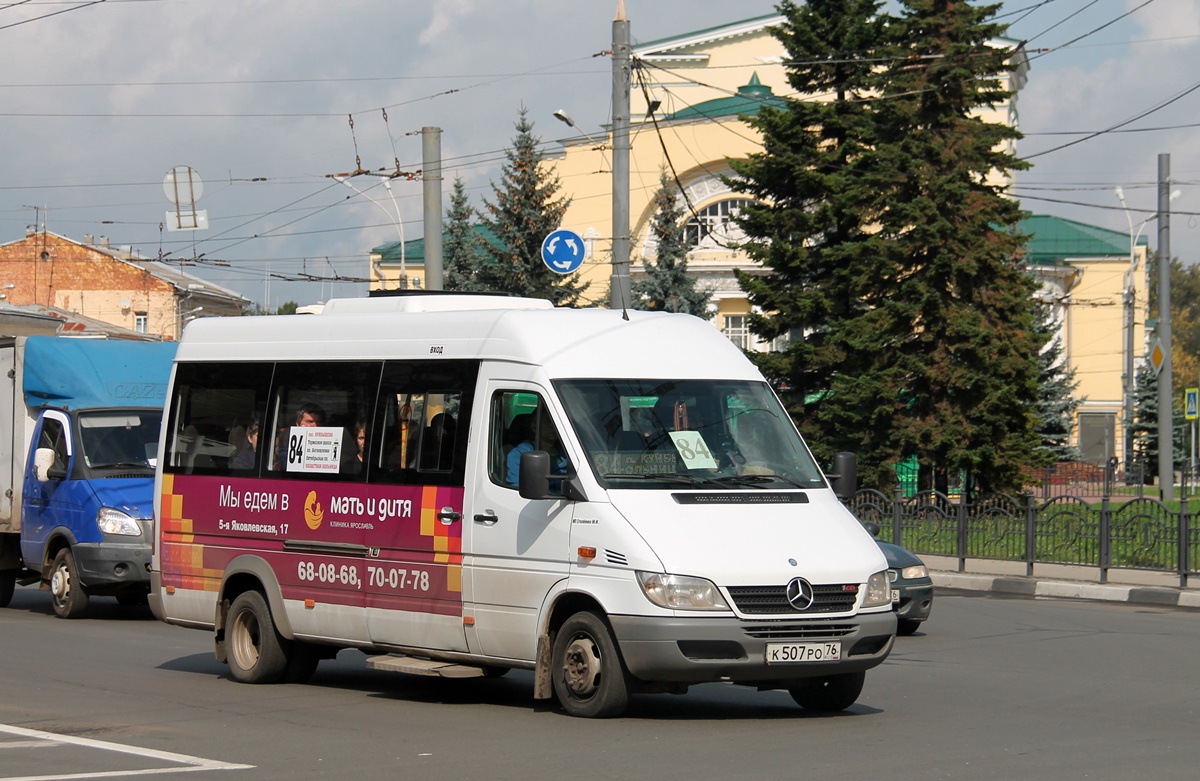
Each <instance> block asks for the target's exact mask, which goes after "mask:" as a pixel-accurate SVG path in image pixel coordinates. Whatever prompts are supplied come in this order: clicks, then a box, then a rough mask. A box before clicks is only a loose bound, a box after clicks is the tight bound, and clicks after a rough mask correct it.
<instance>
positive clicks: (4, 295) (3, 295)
mask: <svg viewBox="0 0 1200 781" xmlns="http://www.w3.org/2000/svg"><path fill="white" fill-rule="evenodd" d="M14 287H16V284H15V283H13V282H9V283H8V284H7V285H0V290H12V289H13V288H14ZM7 300H8V293H0V301H7Z"/></svg>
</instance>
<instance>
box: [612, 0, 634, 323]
mask: <svg viewBox="0 0 1200 781" xmlns="http://www.w3.org/2000/svg"><path fill="white" fill-rule="evenodd" d="M612 33H613V43H612V58H613V73H612V112H613V115H612V132H613V170H612V186H613V188H612V215H613V216H612V219H613V228H612V229H613V243H612V281H611V282H610V287H609V301H608V305H609V307H611V308H612V309H625V308H626V307H628V306H629V305H630V296H631V295H632V293H631V287H632V286H631V283H630V278H629V252H630V246H629V245H630V241H629V90H630V84H631V82H632V78H631V74H630V60H631V58H630V46H629V19H628V17H626V15H625V0H617V16H616V18H615V19H614V20H613V26H612Z"/></svg>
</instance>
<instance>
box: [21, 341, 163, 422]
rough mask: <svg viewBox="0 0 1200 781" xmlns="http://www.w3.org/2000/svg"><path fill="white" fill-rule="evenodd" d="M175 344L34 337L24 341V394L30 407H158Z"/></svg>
mask: <svg viewBox="0 0 1200 781" xmlns="http://www.w3.org/2000/svg"><path fill="white" fill-rule="evenodd" d="M177 346H178V345H177V344H176V343H175V342H134V341H124V340H115V339H74V338H70V337H61V336H31V337H29V338H28V339H27V340H26V341H25V356H24V375H25V379H24V388H23V390H24V392H25V404H26V405H27V406H30V407H60V408H64V409H91V408H97V407H159V408H162V406H163V405H164V404H166V400H167V382H168V380H169V379H170V377H171V361H173V360H174V359H175V348H176V347H177Z"/></svg>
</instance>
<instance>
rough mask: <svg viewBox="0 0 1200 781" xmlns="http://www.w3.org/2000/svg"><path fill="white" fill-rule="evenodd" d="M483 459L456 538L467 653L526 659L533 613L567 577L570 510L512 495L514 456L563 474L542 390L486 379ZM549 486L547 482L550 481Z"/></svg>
mask: <svg viewBox="0 0 1200 781" xmlns="http://www.w3.org/2000/svg"><path fill="white" fill-rule="evenodd" d="M486 389H487V391H486V396H485V400H481V402H480V403H481V404H486V412H485V414H484V415H483V416H482V417H483V418H485V420H486V422H485V426H484V428H482V429H481V430H480V432H479V435H480V436H481V437H486V439H485V441H483V442H481V443H480V448H479V452H480V453H481V454H486V464H479V467H480V468H477V469H475V470H473V472H474V476H473V477H472V481H471V486H472V489H471V490H470V491H469V492H468V494H467V499H466V503H465V505H466V507H465V517H464V519H463V524H464V529H465V531H464V535H465V536H466V537H467V541H466V548H465V550H466V551H467V552H468V554H469V558H468V560H467V568H466V578H465V584H464V594H465V598H466V599H467V602H468V608H469V610H470V613H471V615H472V617H473V619H474V631H473V633H471V635H470V637H471V650H472V652H475V653H481V654H486V655H489V656H497V657H503V658H510V659H526V660H530V659H533V658H534V656H535V651H536V646H537V618H538V612H539V610H540V608H541V606H542V604H543V603H544V601H545V598H546V595H547V593H548V592H549V591H550V590H551V588H552V587H553V586H554V584H555V583H556V582H558V581H560V580H562V579H563V578H565V577H567V572H568V561H567V552H568V546H569V542H570V521H571V507H570V504H569V503H568V502H566V501H565V500H562V499H543V500H536V501H531V500H528V499H522V498H521V496H520V494H518V492H517V485H516V483H517V468H518V466H519V463H520V457H521V453H523V452H526V451H529V450H533V449H535V448H536V449H539V450H545V451H547V452H549V453H550V456H551V469H552V472H558V473H560V474H566V470H567V466H568V461H567V455H566V453H565V451H564V450H563V448H562V445H561V443H560V441H559V438H558V433H557V432H558V431H559V430H560V427H559V426H558V425H557V424H556V422H555V421H554V420H553V417H552V415H551V414H550V411H549V409H548V407H547V405H546V403H545V399H546V398H547V393H546V391H545V390H544V389H542V388H540V387H538V386H536V385H533V384H530V383H522V382H512V381H503V380H490V381H488V382H487V383H486ZM551 488H552V489H553V488H554V481H551Z"/></svg>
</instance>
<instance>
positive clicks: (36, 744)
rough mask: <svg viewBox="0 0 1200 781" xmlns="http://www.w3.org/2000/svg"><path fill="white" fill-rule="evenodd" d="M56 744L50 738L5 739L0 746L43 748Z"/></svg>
mask: <svg viewBox="0 0 1200 781" xmlns="http://www.w3.org/2000/svg"><path fill="white" fill-rule="evenodd" d="M57 745H58V744H57V743H55V742H54V741H52V740H6V741H4V742H3V743H0V748H45V747H47V746H57Z"/></svg>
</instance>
